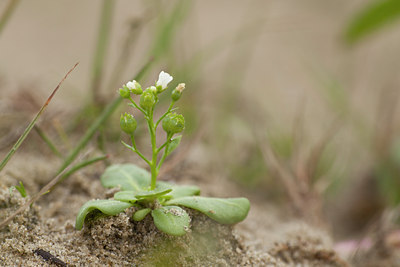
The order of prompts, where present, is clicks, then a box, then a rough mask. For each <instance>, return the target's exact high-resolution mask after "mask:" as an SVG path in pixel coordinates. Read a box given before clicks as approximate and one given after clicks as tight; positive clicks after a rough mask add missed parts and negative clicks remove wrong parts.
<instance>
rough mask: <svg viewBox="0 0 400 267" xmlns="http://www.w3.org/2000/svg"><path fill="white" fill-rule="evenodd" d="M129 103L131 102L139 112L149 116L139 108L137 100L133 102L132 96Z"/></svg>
mask: <svg viewBox="0 0 400 267" xmlns="http://www.w3.org/2000/svg"><path fill="white" fill-rule="evenodd" d="M129 101H131V103H132V105H133V106H134V107H135V108H137V109H138V110H140V111H141V112H142V113H143V114H144V115H147V112H146V111H145V110H144V109H142V108H141V107H139V105H138V104H136V102H135V100H133V98H132V97H131V96H129Z"/></svg>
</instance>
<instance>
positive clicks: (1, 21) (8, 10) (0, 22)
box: [0, 0, 19, 34]
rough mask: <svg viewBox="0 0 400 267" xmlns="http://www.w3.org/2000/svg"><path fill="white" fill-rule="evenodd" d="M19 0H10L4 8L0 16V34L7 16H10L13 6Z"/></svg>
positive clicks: (14, 6) (15, 5)
mask: <svg viewBox="0 0 400 267" xmlns="http://www.w3.org/2000/svg"><path fill="white" fill-rule="evenodd" d="M18 3H19V0H10V1H9V2H8V5H7V6H6V9H5V10H4V12H3V14H1V17H0V34H1V32H2V31H3V29H4V27H5V26H6V24H7V22H8V20H9V18H10V17H11V15H12V13H13V12H14V10H15V8H16V7H17V5H18Z"/></svg>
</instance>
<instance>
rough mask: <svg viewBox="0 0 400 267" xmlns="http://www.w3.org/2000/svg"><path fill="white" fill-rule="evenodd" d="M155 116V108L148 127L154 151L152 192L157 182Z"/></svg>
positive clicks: (149, 118)
mask: <svg viewBox="0 0 400 267" xmlns="http://www.w3.org/2000/svg"><path fill="white" fill-rule="evenodd" d="M153 114H154V107H153V108H152V109H151V110H149V112H148V118H147V125H148V126H149V132H150V138H151V149H152V154H153V156H152V158H151V164H150V172H151V183H150V190H154V189H155V188H156V182H157V174H158V172H157V154H158V149H157V142H156V129H155V125H154V121H153Z"/></svg>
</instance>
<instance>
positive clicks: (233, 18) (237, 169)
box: [0, 0, 400, 240]
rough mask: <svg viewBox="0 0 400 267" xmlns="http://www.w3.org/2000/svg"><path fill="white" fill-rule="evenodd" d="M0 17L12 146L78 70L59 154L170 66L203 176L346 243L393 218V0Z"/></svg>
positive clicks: (67, 89)
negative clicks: (181, 86) (119, 100)
mask: <svg viewBox="0 0 400 267" xmlns="http://www.w3.org/2000/svg"><path fill="white" fill-rule="evenodd" d="M0 15H1V18H0V19H1V20H0V97H1V98H0V106H1V113H2V114H1V116H2V117H3V119H2V121H1V124H2V125H1V127H0V128H1V129H0V133H1V134H2V136H3V137H2V138H1V140H0V141H1V142H0V145H1V146H2V147H3V148H6V147H8V146H7V145H8V144H9V143H8V142H9V139H6V138H5V137H7V136H8V135H9V132H10V131H11V130H10V129H15V131H17V130H18V129H19V128H20V126H21V125H19V122H21V123H22V126H25V125H26V124H25V123H26V121H28V120H29V118H31V116H32V114H33V113H34V112H36V110H38V108H39V107H40V104H41V103H42V102H43V101H44V100H45V99H46V97H47V96H48V95H49V93H50V91H51V89H52V88H54V87H55V86H56V85H57V83H58V81H59V80H60V79H61V77H63V76H64V75H65V73H66V72H67V71H68V69H69V68H71V67H72V66H73V65H74V64H75V63H76V62H79V66H78V67H77V69H76V70H75V71H74V72H73V73H72V74H71V76H70V77H69V78H68V79H67V80H66V82H65V83H64V85H63V86H62V87H63V88H61V90H60V91H59V93H58V94H57V95H56V97H55V98H54V100H53V101H52V103H51V104H50V106H49V110H48V111H47V113H46V116H47V117H46V116H45V117H44V118H43V120H42V122H41V126H40V127H41V128H42V130H43V131H44V132H46V133H47V134H48V135H49V136H50V137H51V138H53V139H54V140H55V143H57V144H58V145H59V146H60V147H62V148H61V150H65V151H68V149H71V147H73V144H74V142H75V139H77V140H78V139H79V137H80V136H81V135H82V134H83V133H84V132H85V129H87V128H88V127H89V126H90V123H91V122H92V121H93V120H94V119H95V118H97V117H98V116H100V114H101V112H102V111H103V110H104V109H105V108H106V107H107V105H109V104H110V103H111V102H112V100H113V99H114V98H116V97H117V93H116V92H117V90H118V88H119V87H121V86H122V84H124V83H126V82H127V81H129V80H132V79H133V78H135V77H137V75H138V74H139V76H140V79H139V82H140V83H141V84H143V85H148V84H152V83H153V82H154V81H155V80H156V79H157V75H158V73H159V72H160V71H161V70H164V71H166V72H168V73H170V74H171V75H172V76H174V80H173V82H172V86H171V87H172V88H173V87H175V86H176V85H177V84H178V83H180V82H185V83H186V88H187V89H186V90H185V96H184V97H183V98H182V100H181V103H180V106H181V110H180V112H181V113H183V114H185V117H186V121H187V123H188V125H187V129H186V137H185V138H186V141H185V144H186V145H187V146H190V147H191V150H190V158H192V159H193V160H192V161H194V162H196V164H197V165H198V166H200V167H199V168H201V169H202V170H204V173H208V172H214V173H217V174H218V175H219V176H221V177H228V178H229V179H232V181H234V182H235V183H238V184H239V185H240V186H243V188H245V190H247V191H246V192H247V194H249V195H256V196H257V197H258V198H260V199H262V200H263V201H265V202H266V203H273V204H277V205H282V206H284V207H286V205H288V206H290V207H291V208H290V211H291V212H294V214H297V215H298V216H301V217H303V218H305V219H307V220H309V221H311V222H313V223H322V224H327V225H329V227H330V229H331V230H332V232H333V234H334V237H335V238H336V239H338V240H340V239H345V238H348V237H357V236H363V235H365V233H366V232H368V231H370V229H371V225H378V224H379V222H381V221H382V220H386V219H388V218H389V219H388V220H390V221H391V222H392V223H393V225H396V223H397V222H398V221H397V219H396V218H398V216H397V210H398V204H399V202H400V173H399V171H400V139H399V130H400V129H399V112H400V111H399V109H398V108H397V104H398V103H397V102H398V98H399V85H400V75H399V74H400V73H399V70H400V53H399V47H400V27H399V25H400V21H398V18H399V17H400V4H399V1H396V0H380V1H378V0H375V1H374V0H372V1H362V0H352V1H344V0H337V1H318V0H303V1H296V0H287V1H281V0H269V1H265V0H249V1H228V0H220V1H211V0H201V1H200V0H193V1H130V0H118V1H112V0H103V1H95V0H87V1H69V0H59V1H52V0H36V1H28V0H20V1H15V0H10V1H8V0H7V1H6V0H3V1H0ZM161 104H163V101H161ZM123 110H126V108H125V107H124V105H120V106H119V107H118V108H117V111H115V112H113V114H112V115H111V117H112V119H109V120H107V122H105V124H104V125H107V127H106V129H105V130H104V133H105V134H103V135H102V138H103V141H104V140H105V144H106V145H105V147H106V148H104V146H103V147H102V149H105V150H107V149H109V150H113V149H116V148H114V147H115V144H116V143H119V139H120V132H119V129H118V117H119V114H120V111H123ZM6 114H8V116H7V119H5V117H6ZM10 114H12V116H11V118H12V119H10ZM33 147H35V145H33ZM99 147H101V145H99ZM117 149H118V150H121V151H122V150H123V148H122V147H121V148H117ZM4 151H6V150H2V154H3V153H4ZM40 151H41V153H44V154H46V153H47V154H51V150H50V149H49V148H47V147H41V148H40ZM115 154H117V153H115ZM388 214H390V216H388ZM393 218H394V219H393ZM396 227H397V226H394V228H393V229H397V228H396ZM391 230H392V228H391ZM399 240H400V238H399Z"/></svg>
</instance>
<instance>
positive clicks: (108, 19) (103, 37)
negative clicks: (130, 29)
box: [91, 0, 114, 103]
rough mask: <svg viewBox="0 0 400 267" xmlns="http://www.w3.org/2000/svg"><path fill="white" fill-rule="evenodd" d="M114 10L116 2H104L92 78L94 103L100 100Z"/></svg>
mask: <svg viewBox="0 0 400 267" xmlns="http://www.w3.org/2000/svg"><path fill="white" fill-rule="evenodd" d="M113 10H114V1H113V0H103V7H102V12H101V18H100V27H99V33H98V37H97V45H96V50H95V54H94V60H93V66H92V73H93V74H92V75H93V76H92V85H91V89H92V97H93V98H92V100H93V103H96V102H97V100H98V95H97V92H99V87H100V84H101V76H102V72H103V65H104V59H105V56H106V53H107V46H108V41H109V39H110V31H111V24H112V17H113V16H112V15H113Z"/></svg>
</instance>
